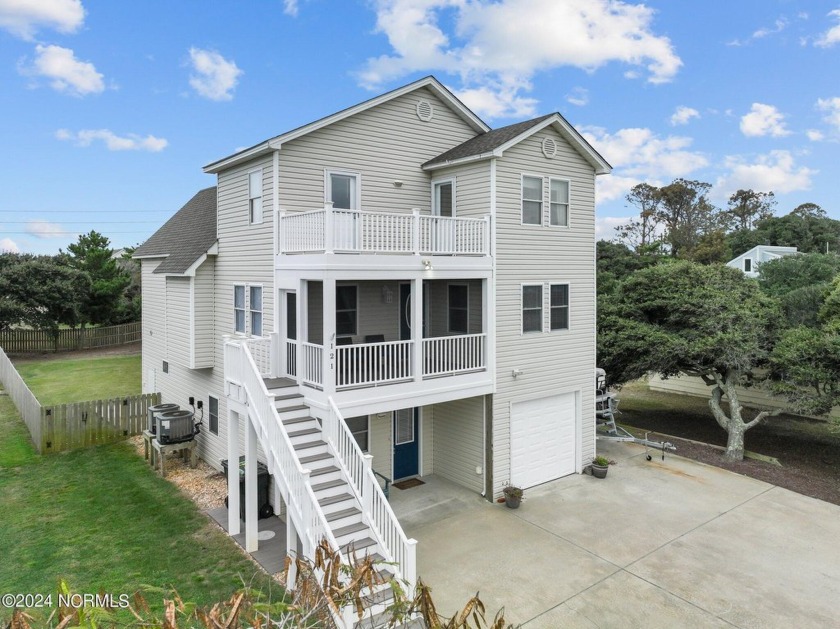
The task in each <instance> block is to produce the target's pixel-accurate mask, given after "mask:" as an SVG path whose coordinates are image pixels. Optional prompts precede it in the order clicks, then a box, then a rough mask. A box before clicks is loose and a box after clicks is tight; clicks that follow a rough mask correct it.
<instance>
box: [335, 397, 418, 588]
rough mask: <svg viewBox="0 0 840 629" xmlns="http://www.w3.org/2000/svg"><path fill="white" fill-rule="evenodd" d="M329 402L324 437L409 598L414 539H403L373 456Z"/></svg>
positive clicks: (414, 566)
mask: <svg viewBox="0 0 840 629" xmlns="http://www.w3.org/2000/svg"><path fill="white" fill-rule="evenodd" d="M329 403H330V408H329V413H328V414H327V417H326V418H325V419H324V424H323V434H324V436H325V437H326V438H327V441H328V442H329V443H330V445H331V446H332V447H333V449H334V450H335V452H336V455H337V458H338V463H339V464H340V465H341V466H342V467H343V468H344V471H345V473H346V474H347V476H348V478H349V479H350V481H351V482H352V485H353V487H352V488H353V490H354V493H355V494H356V496H357V498H359V499H360V503H361V505H362V513H363V517H364V519H365V523H366V524H368V526H369V527H370V529H371V532H372V533H373V534H374V535H375V537H376V541H377V542H379V545H380V547H381V548H382V549H383V551H384V553H385V559H386V561H389V562H393V564H394V565H395V566H396V568H397V571H398V574H397V576H398V577H399V578H401V579H402V580H403V581H405V584H406V589H407V593H408V595H409V597H410V596H412V595H413V592H414V586H415V584H416V582H417V540H414V539H408V537H406V534H405V532H404V531H403V530H402V527H401V526H400V523H399V520H397V516H396V515H394V512H393V511H392V510H391V505H389V504H388V499H387V498H386V497H385V494H384V493H383V492H382V488H381V487H380V486H379V483H378V482H377V480H376V477H375V476H374V474H373V469H372V468H371V460H372V458H373V457H371V456H370V455H365V454H364V453H362V450H361V449H360V448H359V444H358V443H356V439H355V438H354V437H353V433H352V432H350V428H349V427H348V426H347V424H346V423H345V421H344V418H343V417H342V415H341V411H340V410H339V409H338V406H336V404H335V401H334V400H333V399H332V397H330V398H329Z"/></svg>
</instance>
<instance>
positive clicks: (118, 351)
mask: <svg viewBox="0 0 840 629" xmlns="http://www.w3.org/2000/svg"><path fill="white" fill-rule="evenodd" d="M140 345H141V344H140V343H139V342H138V343H128V344H126V345H114V346H113V347H101V348H98V349H82V350H78V351H76V350H73V351H67V352H30V353H27V354H11V355H10V356H9V358H11V360H12V362H13V363H15V364H23V363H28V362H35V361H44V360H72V359H75V358H104V357H105V356H136V355H138V354H140Z"/></svg>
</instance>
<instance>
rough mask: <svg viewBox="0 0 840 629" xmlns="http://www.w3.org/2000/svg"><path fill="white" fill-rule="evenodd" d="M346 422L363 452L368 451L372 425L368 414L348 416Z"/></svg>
mask: <svg viewBox="0 0 840 629" xmlns="http://www.w3.org/2000/svg"><path fill="white" fill-rule="evenodd" d="M344 422H345V423H346V424H347V427H348V428H349V429H350V432H351V433H352V434H353V439H355V440H356V443H357V444H359V449H361V451H362V452H368V451H369V450H370V447H369V444H370V439H369V437H370V426H369V422H368V416H367V415H362V416H361V417H347V418H345V420H344Z"/></svg>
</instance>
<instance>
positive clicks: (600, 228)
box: [595, 216, 633, 240]
mask: <svg viewBox="0 0 840 629" xmlns="http://www.w3.org/2000/svg"><path fill="white" fill-rule="evenodd" d="M632 218H633V217H631V216H625V217H620V216H604V217H603V218H596V219H595V240H612V239H613V238H615V228H616V227H619V226H620V225H626V224H627V223H629V222H630V220H631V219H632Z"/></svg>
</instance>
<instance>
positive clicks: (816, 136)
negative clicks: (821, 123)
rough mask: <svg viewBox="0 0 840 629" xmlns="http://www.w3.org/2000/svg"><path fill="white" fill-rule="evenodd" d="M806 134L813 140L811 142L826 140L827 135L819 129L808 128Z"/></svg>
mask: <svg viewBox="0 0 840 629" xmlns="http://www.w3.org/2000/svg"><path fill="white" fill-rule="evenodd" d="M805 135H806V136H808V139H809V140H811V142H822V141H823V140H825V135H824V134H823V132H822V131H819V130H818V129H808V130H807V131H806V132H805Z"/></svg>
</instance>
